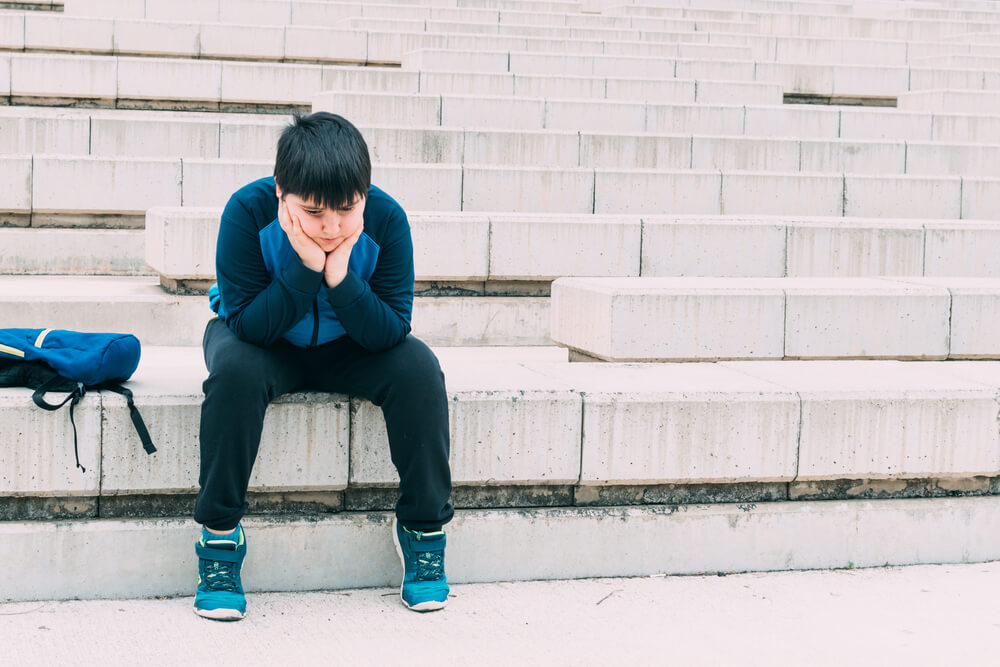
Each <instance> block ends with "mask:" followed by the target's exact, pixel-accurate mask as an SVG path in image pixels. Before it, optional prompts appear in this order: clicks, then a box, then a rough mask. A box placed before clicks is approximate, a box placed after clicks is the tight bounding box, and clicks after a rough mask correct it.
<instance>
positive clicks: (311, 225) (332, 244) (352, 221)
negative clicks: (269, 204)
mask: <svg viewBox="0 0 1000 667" xmlns="http://www.w3.org/2000/svg"><path fill="white" fill-rule="evenodd" d="M276 191H277V195H278V198H279V199H280V198H281V189H280V188H278V189H277V190H276ZM284 200H285V204H286V205H287V206H288V212H289V214H291V215H293V216H295V217H296V218H298V219H299V224H301V225H302V231H303V232H305V234H306V236H308V237H309V238H311V239H312V240H313V241H315V242H316V244H317V245H318V246H319V247H320V248H322V249H323V252H331V251H332V250H333V249H334V248H336V247H337V246H339V245H340V243H341V242H342V241H343V240H344V239H346V238H348V237H349V236H351V235H352V234H354V232H356V231H358V229H359V228H361V227H362V226H363V225H364V213H365V202H366V201H367V200H366V199H365V197H364V196H362V195H355V198H354V202H353V203H352V204H351V205H349V206H345V207H343V208H339V209H331V208H324V207H322V206H317V205H316V203H315V202H312V201H309V200H305V199H302V198H301V197H299V196H298V195H293V194H287V195H285V197H284Z"/></svg>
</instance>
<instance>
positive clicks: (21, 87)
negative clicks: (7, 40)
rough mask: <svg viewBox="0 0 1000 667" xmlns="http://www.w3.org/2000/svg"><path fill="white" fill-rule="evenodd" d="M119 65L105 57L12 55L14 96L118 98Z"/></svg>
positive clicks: (46, 54)
mask: <svg viewBox="0 0 1000 667" xmlns="http://www.w3.org/2000/svg"><path fill="white" fill-rule="evenodd" d="M116 72H117V63H116V60H115V58H109V57H101V56H77V55H72V56H57V55H53V54H51V53H45V54H41V53H25V54H14V55H12V56H10V94H11V95H13V96H21V97H49V98H51V97H75V98H80V97H82V98H88V99H103V100H108V99H114V98H115V95H116V92H117V91H116V85H115V81H116Z"/></svg>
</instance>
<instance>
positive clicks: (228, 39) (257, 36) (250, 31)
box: [200, 15, 285, 60]
mask: <svg viewBox="0 0 1000 667" xmlns="http://www.w3.org/2000/svg"><path fill="white" fill-rule="evenodd" d="M247 18H249V15H248V16H246V17H244V19H243V21H246V19H247ZM200 38H201V41H200V45H201V47H200V54H201V57H203V58H219V57H223V58H246V59H253V60H281V58H283V57H284V55H285V36H284V32H283V31H282V30H280V29H278V28H276V27H275V26H267V25H244V24H241V23H204V24H202V26H201V30H200Z"/></svg>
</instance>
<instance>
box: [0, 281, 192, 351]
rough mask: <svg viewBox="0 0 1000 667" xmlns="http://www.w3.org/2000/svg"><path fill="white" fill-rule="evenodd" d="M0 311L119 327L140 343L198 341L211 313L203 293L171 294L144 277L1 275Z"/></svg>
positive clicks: (19, 317)
mask: <svg viewBox="0 0 1000 667" xmlns="http://www.w3.org/2000/svg"><path fill="white" fill-rule="evenodd" d="M0 287H3V289H4V290H5V291H4V292H3V293H4V294H8V295H16V296H14V297H5V298H4V302H3V306H2V308H3V312H4V313H5V315H4V316H5V317H9V318H10V321H11V322H45V323H46V324H47V325H49V326H51V327H52V328H53V329H70V330H76V331H119V332H121V333H131V334H134V335H135V336H137V337H138V338H139V340H141V341H142V344H143V345H144V346H149V345H181V346H186V347H197V346H199V345H201V339H202V334H203V332H204V330H205V323H206V322H208V320H209V318H210V317H211V316H212V311H211V310H210V309H209V308H208V302H207V300H206V299H205V297H204V296H173V295H168V294H165V293H164V292H163V290H162V289H161V287H160V284H159V279H158V278H155V277H147V276H129V277H108V276H0Z"/></svg>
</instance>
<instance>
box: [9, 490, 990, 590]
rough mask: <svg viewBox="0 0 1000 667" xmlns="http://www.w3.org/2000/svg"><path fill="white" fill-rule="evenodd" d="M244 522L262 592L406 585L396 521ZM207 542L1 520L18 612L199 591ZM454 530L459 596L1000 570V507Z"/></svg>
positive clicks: (644, 512)
mask: <svg viewBox="0 0 1000 667" xmlns="http://www.w3.org/2000/svg"><path fill="white" fill-rule="evenodd" d="M244 526H245V528H246V533H247V541H248V547H249V556H248V560H247V569H246V574H245V576H244V580H243V581H244V585H245V586H246V587H247V589H248V590H250V591H261V590H278V591H295V590H298V591H301V590H322V589H334V588H358V587H366V586H387V585H391V584H392V583H394V582H398V581H399V563H398V560H397V557H396V553H395V549H394V548H393V546H392V537H391V528H390V527H391V516H390V514H388V513H383V512H367V513H353V512H348V513H341V514H336V515H329V516H327V517H323V518H316V517H309V518H300V519H295V518H293V517H284V518H256V517H255V518H250V519H246V520H245V521H244ZM197 530H198V529H197V525H196V524H195V523H194V522H193V521H191V520H190V519H157V520H138V521H123V520H79V521H62V522H6V523H0V538H2V539H0V562H4V563H7V564H9V567H6V568H4V569H3V570H2V571H0V590H3V592H4V593H3V594H4V596H5V597H7V598H10V599H12V600H47V599H68V598H83V599H87V598H98V597H102V598H103V597H109V598H110V597H148V596H152V595H177V594H185V593H188V594H189V593H190V591H191V588H192V587H193V586H194V577H193V574H192V573H193V572H194V571H195V558H194V550H193V548H192V546H193V543H194V541H195V539H196V537H197ZM447 530H448V533H449V549H448V575H449V580H450V581H452V582H453V583H456V584H462V583H469V582H485V581H511V580H527V579H559V578H585V577H595V576H643V575H654V574H657V573H663V572H666V573H671V574H697V573H705V572H742V571H748V570H776V569H781V570H787V569H814V568H831V567H850V566H856V567H869V566H877V565H885V564H917V563H951V562H977V561H986V560H994V559H997V558H1000V537H998V535H1000V497H996V496H985V497H979V498H945V499H932V500H923V499H921V500H887V501H868V500H860V501H822V502H791V503H757V504H752V503H751V504H740V505H729V504H725V505H684V506H679V507H676V506H664V505H658V506H647V507H621V508H551V509H545V508H539V509H530V510H528V509H511V510H460V511H458V512H457V513H456V515H455V520H454V521H453V522H452V523H451V524H449V525H448V528H447ZM595 536H600V539H595ZM888 536H891V539H887V537H888ZM140 553H141V554H143V558H142V559H140V560H137V559H136V557H135V554H140ZM568 555H569V557H568ZM81 573H86V576H83V575H82V574H81Z"/></svg>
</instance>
